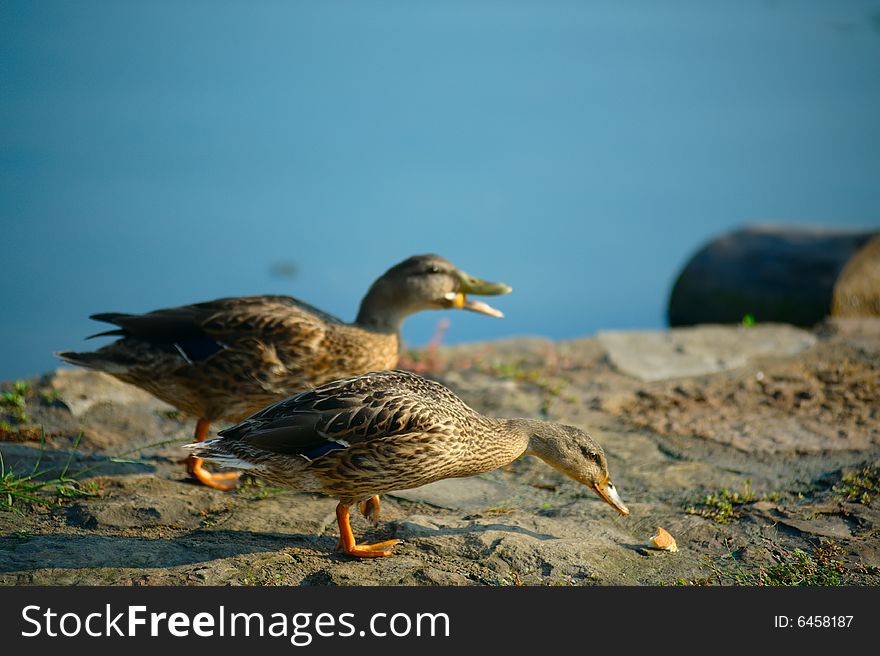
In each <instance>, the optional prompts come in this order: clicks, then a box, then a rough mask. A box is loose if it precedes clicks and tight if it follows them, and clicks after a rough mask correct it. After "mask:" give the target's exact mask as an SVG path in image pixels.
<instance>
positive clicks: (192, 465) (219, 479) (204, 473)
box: [186, 418, 241, 492]
mask: <svg viewBox="0 0 880 656" xmlns="http://www.w3.org/2000/svg"><path fill="white" fill-rule="evenodd" d="M210 426H211V421H210V420H208V419H203V418H200V419H199V420H198V421H197V422H196V433H195V441H196V442H204V441H205V439H207V437H208V428H210ZM203 463H204V461H203V460H202V459H201V458H196V457H195V456H190V457H189V458H187V459H186V470H187V471H188V472H189V473H190V474H192V475H193V476H195V477H196V478H197V479H198V480H199V482H200V483H202V485H207V486H208V487H212V488H214V489H215V490H222V491H224V492H228V491H229V490H234V489H235V487H236V486H237V485H238V478H239V476H241V472H223V473H218V474H215V473H212V472H209V471H208V470H207V469H205V468H204V465H203ZM224 481H231V482H229V483H226V482H224Z"/></svg>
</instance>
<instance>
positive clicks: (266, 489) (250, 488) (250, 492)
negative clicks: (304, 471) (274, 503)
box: [235, 474, 288, 499]
mask: <svg viewBox="0 0 880 656" xmlns="http://www.w3.org/2000/svg"><path fill="white" fill-rule="evenodd" d="M287 491H288V490H287V489H285V488H283V487H276V486H274V485H269V484H268V483H266V482H265V481H263V480H262V479H259V478H256V477H254V476H250V475H249V474H242V476H241V479H239V484H238V487H237V488H235V494H240V495H241V496H243V497H247V498H248V499H268V498H269V497H272V496H275V495H276V494H282V493H284V492H287Z"/></svg>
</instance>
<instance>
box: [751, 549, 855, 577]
mask: <svg viewBox="0 0 880 656" xmlns="http://www.w3.org/2000/svg"><path fill="white" fill-rule="evenodd" d="M845 555H846V551H844V550H843V548H841V547H840V546H839V545H838V544H836V543H835V542H833V541H832V540H823V541H822V542H821V543H820V544H819V546H818V547H816V548H815V549H814V550H813V553H812V554H808V553H807V552H806V551H803V550H802V549H795V550H794V551H790V552H789V551H785V550H780V553H779V554H777V555H776V558H777V560H778V561H779V562H777V563H776V564H775V565H773V566H772V567H770V569H768V570H767V571H766V572H764V571H762V572H761V573H760V574H759V577H758V582H757V583H756V585H772V586H793V585H794V586H798V585H808V586H837V585H843V582H844V574H845V573H846V565H845V564H844V562H843V560H841V557H843V556H845Z"/></svg>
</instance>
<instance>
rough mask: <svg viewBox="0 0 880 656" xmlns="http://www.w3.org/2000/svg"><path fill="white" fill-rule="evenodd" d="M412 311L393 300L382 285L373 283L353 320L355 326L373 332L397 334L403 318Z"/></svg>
mask: <svg viewBox="0 0 880 656" xmlns="http://www.w3.org/2000/svg"><path fill="white" fill-rule="evenodd" d="M412 312H413V311H412V309H411V308H408V307H405V306H403V305H401V304H400V302H399V301H395V299H394V298H393V297H391V296H390V295H389V294H388V293H387V292H386V291H385V289H384V288H383V287H382V286H377V285H373V286H372V287H371V288H370V291H369V292H367V295H366V296H364V299H363V300H362V301H361V307H360V309H359V310H358V314H357V318H356V319H355V320H354V322H355V324H356V325H357V326H360V327H361V328H365V329H367V330H370V331H372V332H375V333H382V334H385V335H398V334H400V327H401V326H402V325H403V320H404V319H406V318H407V317H408V316H409V315H410V314H412Z"/></svg>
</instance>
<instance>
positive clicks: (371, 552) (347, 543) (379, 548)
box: [336, 503, 400, 558]
mask: <svg viewBox="0 0 880 656" xmlns="http://www.w3.org/2000/svg"><path fill="white" fill-rule="evenodd" d="M336 522H337V523H338V524H339V544H338V545H336V549H337V550H342V551H343V552H345V553H347V554H348V555H349V556H358V557H360V558H378V557H380V556H390V555H391V552H390V551H388V550H386V548H387V547H393V546H394V545H395V544H400V540H386V541H385V542H377V543H376V544H357V543H356V542H355V541H354V533H352V532H351V524H350V523H349V516H348V506H345V505H343V504H342V503H340V504H339V505H338V506H336Z"/></svg>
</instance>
